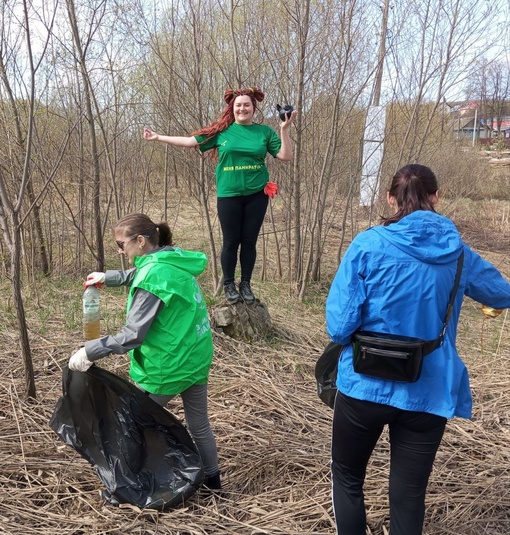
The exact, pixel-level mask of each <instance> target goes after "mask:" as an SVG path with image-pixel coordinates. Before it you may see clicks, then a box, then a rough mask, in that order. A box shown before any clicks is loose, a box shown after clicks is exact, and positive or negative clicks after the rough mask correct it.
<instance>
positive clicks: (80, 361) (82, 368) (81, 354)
mask: <svg viewBox="0 0 510 535" xmlns="http://www.w3.org/2000/svg"><path fill="white" fill-rule="evenodd" d="M92 364H94V363H93V362H92V361H90V360H89V359H88V358H87V352H86V351H85V348H84V347H82V348H81V349H78V351H76V353H74V355H72V356H71V358H70V359H69V364H68V366H69V369H70V370H73V371H75V372H86V371H87V370H88V369H89V368H90V367H91V366H92Z"/></svg>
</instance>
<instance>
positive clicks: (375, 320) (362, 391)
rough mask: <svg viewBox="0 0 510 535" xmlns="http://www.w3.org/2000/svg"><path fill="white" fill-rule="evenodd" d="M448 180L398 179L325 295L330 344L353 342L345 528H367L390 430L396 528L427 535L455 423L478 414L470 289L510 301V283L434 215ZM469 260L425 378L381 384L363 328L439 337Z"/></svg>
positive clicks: (342, 479)
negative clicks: (358, 342)
mask: <svg viewBox="0 0 510 535" xmlns="http://www.w3.org/2000/svg"><path fill="white" fill-rule="evenodd" d="M437 198H438V186H437V180H436V177H435V175H434V173H433V172H432V171H431V170H430V169H429V168H428V167H425V166H423V165H418V164H412V165H406V166H405V167H403V168H402V169H400V170H399V171H398V172H397V173H396V175H395V176H394V177H393V181H392V183H391V187H390V190H389V191H388V193H387V200H388V203H389V205H390V207H391V208H392V209H393V211H394V213H393V215H391V216H390V217H388V218H383V225H382V226H377V227H373V228H370V229H368V230H367V231H365V232H362V233H360V234H358V235H357V236H356V237H355V239H354V240H353V241H352V243H351V245H350V246H349V248H348V249H347V251H346V253H345V255H344V257H343V258H342V262H341V264H340V267H339V269H338V272H337V274H336V276H335V278H334V280H333V283H332V285H331V289H330V292H329V295H328V298H327V302H326V323H327V330H328V333H329V336H330V337H331V339H332V340H333V341H334V342H336V343H338V344H342V345H345V347H344V349H343V351H342V353H341V356H340V361H339V363H338V377H337V387H338V393H337V396H336V400H335V408H334V417H333V437H332V480H333V508H334V513H335V520H336V526H337V532H338V534H339V535H364V534H365V530H366V512H365V506H364V496H363V483H364V479H365V473H366V468H367V465H368V461H369V458H370V456H371V454H372V451H373V449H374V447H375V445H376V443H377V441H378V439H379V437H380V435H381V432H382V430H383V427H384V426H385V425H388V426H389V438H390V444H391V464H390V481H389V501H390V526H391V534H392V535H420V534H421V533H422V529H423V520H424V514H425V492H426V488H427V484H428V480H429V476H430V472H431V470H432V465H433V462H434V458H435V456H436V452H437V450H438V448H439V444H440V442H441V439H442V436H443V433H444V429H445V426H446V421H447V419H448V418H453V417H454V416H459V417H463V418H470V417H471V405H472V400H471V392H470V387H469V379H468V373H467V370H466V366H465V365H464V363H463V362H462V360H461V359H460V357H459V355H458V353H457V350H456V347H455V338H456V334H457V322H458V318H459V314H460V309H461V305H462V300H463V298H464V295H467V296H469V297H471V298H472V299H474V300H476V301H478V302H480V303H483V304H485V305H488V306H491V307H494V308H496V309H502V308H510V284H509V283H508V282H507V281H506V280H505V279H504V278H503V277H502V275H501V274H500V273H499V271H498V270H497V269H496V268H495V267H494V266H493V265H492V264H490V263H489V262H487V261H485V260H484V259H483V258H481V257H480V256H479V255H478V254H477V253H475V252H474V251H472V250H471V249H470V248H469V247H468V246H467V245H466V244H464V243H463V242H462V238H461V236H460V234H459V232H458V231H457V229H456V227H455V225H454V224H453V222H452V221H451V220H449V219H448V218H446V217H444V216H441V215H439V214H437V213H436V212H435V209H434V207H435V205H436V203H437ZM462 252H464V264H463V268H462V273H461V277H460V283H459V287H458V291H457V294H456V297H455V300H454V303H453V312H452V315H451V318H450V321H449V323H448V327H447V331H446V334H445V337H444V341H443V344H442V345H441V347H439V348H438V349H436V350H435V351H433V352H432V353H430V354H429V355H427V356H426V357H424V362H423V368H422V372H421V376H420V378H419V379H418V380H417V381H416V382H414V383H405V382H397V381H391V380H385V379H377V378H373V377H369V376H367V375H363V374H360V373H356V372H355V371H354V369H353V345H352V343H351V342H352V336H353V334H354V333H355V332H356V331H357V330H364V331H373V332H377V333H387V334H392V335H404V336H410V337H416V338H421V339H424V340H433V339H435V338H437V337H438V336H439V333H440V332H441V329H442V327H443V323H444V321H445V315H446V309H447V306H448V302H449V298H450V294H451V292H452V288H453V286H454V281H455V275H456V270H457V260H458V258H459V256H460V254H461V253H462Z"/></svg>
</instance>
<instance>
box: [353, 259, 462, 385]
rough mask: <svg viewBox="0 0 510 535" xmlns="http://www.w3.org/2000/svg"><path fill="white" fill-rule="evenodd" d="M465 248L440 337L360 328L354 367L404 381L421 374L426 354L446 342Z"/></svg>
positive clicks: (374, 374) (354, 337) (418, 376)
mask: <svg viewBox="0 0 510 535" xmlns="http://www.w3.org/2000/svg"><path fill="white" fill-rule="evenodd" d="M463 262H464V251H462V252H461V254H460V256H459V258H458V260H457V272H456V274H455V282H454V284H453V289H452V292H451V294H450V300H449V302H448V307H447V309H446V318H445V321H444V323H443V328H442V329H441V332H440V333H439V337H438V338H436V339H435V340H422V339H420V338H412V337H409V336H401V335H393V334H386V333H374V332H371V331H357V332H355V333H354V335H353V339H354V348H353V366H354V371H355V372H357V373H362V374H364V375H369V376H371V377H378V378H379V379H389V380H392V381H401V382H404V383H414V382H415V381H417V380H418V379H419V378H420V374H421V368H422V365H423V357H425V355H428V354H429V353H432V351H435V350H436V349H437V348H438V347H440V346H441V345H442V343H443V339H444V336H445V333H446V327H447V325H448V321H449V320H450V316H451V314H452V310H453V302H454V299H455V295H456V293H457V289H458V287H459V281H460V275H461V273H462V265H463Z"/></svg>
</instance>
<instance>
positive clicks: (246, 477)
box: [0, 225, 510, 535]
mask: <svg viewBox="0 0 510 535" xmlns="http://www.w3.org/2000/svg"><path fill="white" fill-rule="evenodd" d="M482 227H483V225H481V226H479V230H478V232H477V226H476V225H470V226H469V227H466V228H467V229H468V230H469V233H470V234H469V236H466V239H468V238H469V239H468V241H470V240H472V245H473V246H475V245H481V246H483V245H484V244H490V245H491V247H492V245H494V244H498V245H500V246H501V247H499V246H498V247H494V250H495V251H500V252H496V253H494V254H492V255H491V260H492V261H493V262H495V263H496V264H497V265H498V266H499V267H500V268H501V269H502V270H503V271H506V275H507V276H508V275H509V266H508V257H507V249H506V247H507V245H508V240H507V239H506V238H505V239H504V238H503V235H502V234H501V233H499V234H498V232H497V231H496V230H495V231H493V232H491V233H490V236H488V235H487V234H486V232H488V231H487V228H485V227H484V228H485V230H483V233H482V231H481V229H482ZM503 239H504V240H505V241H504V243H502V242H503ZM477 240H479V242H477ZM475 242H476V243H475ZM482 248H483V249H489V247H482ZM257 288H260V285H257V284H255V289H256V290H257ZM287 290H288V289H287V288H284V287H283V285H281V286H278V285H277V284H274V285H272V286H269V285H268V286H265V287H263V288H260V293H261V294H262V298H263V299H264V300H265V301H266V302H267V303H268V306H269V311H270V313H271V316H272V320H273V325H274V331H273V333H272V336H271V337H270V338H268V339H265V340H260V341H258V342H256V343H252V344H249V343H242V342H236V341H234V340H232V339H229V338H226V337H224V336H222V335H215V348H216V355H215V360H214V364H213V368H212V373H211V380H210V416H211V422H212V426H213V430H214V432H215V435H216V437H217V441H218V447H219V455H220V464H221V467H222V471H223V478H224V488H225V496H224V497H223V498H216V497H201V496H198V495H195V496H193V497H192V498H191V499H190V500H189V501H188V502H186V503H185V504H184V505H183V506H182V507H179V508H176V509H174V510H172V511H169V512H166V513H158V512H155V511H141V510H137V509H135V508H133V507H122V508H114V507H111V506H109V505H107V504H106V503H105V502H103V501H102V500H101V498H100V491H101V488H102V487H101V482H100V480H99V479H98V477H97V476H96V475H95V472H94V470H93V469H92V467H91V466H90V465H89V464H88V463H87V462H86V461H84V460H83V459H82V458H81V457H80V456H79V455H78V454H76V453H75V452H74V450H72V449H71V448H69V447H68V446H66V445H64V444H63V443H61V442H60V441H59V439H58V437H57V436H56V435H55V434H54V433H53V431H52V430H51V429H50V428H49V426H48V421H49V419H50V416H51V414H52V411H53V409H54V407H55V403H56V401H57V399H58V397H59V396H60V392H61V386H60V380H61V370H62V367H63V366H64V365H65V364H66V363H67V360H68V358H69V355H70V353H71V351H72V349H74V348H76V347H79V345H80V343H81V340H80V332H79V325H77V326H75V327H74V328H73V327H72V326H71V327H67V328H65V327H63V326H64V325H69V317H66V314H67V315H69V313H68V312H66V309H65V308H61V307H59V306H55V307H54V309H53V310H52V313H51V314H50V317H49V318H48V317H46V316H44V315H42V314H41V313H40V310H38V307H37V304H36V303H33V310H30V311H29V313H30V314H31V317H30V325H31V326H32V327H31V329H32V330H31V333H30V336H31V344H32V349H33V358H34V368H35V370H36V376H37V392H38V399H37V401H34V402H30V403H28V402H26V401H24V400H23V396H22V393H23V389H24V377H23V370H22V367H21V364H20V362H21V359H20V355H19V350H18V341H17V336H16V328H15V323H14V322H13V321H12V316H11V317H9V316H7V315H5V318H4V321H5V323H4V327H3V329H2V330H1V331H0V341H1V343H2V345H1V347H2V351H1V352H0V361H1V363H2V366H1V371H0V399H1V402H0V407H1V408H0V437H1V439H0V454H1V458H2V461H1V464H0V466H1V468H0V489H1V493H0V533H7V534H10V535H17V534H23V535H60V534H62V535H63V534H72V535H82V534H83V535H89V534H90V535H99V534H124V533H130V534H140V535H155V534H171V535H184V534H187V535H192V534H193V535H196V534H210V535H220V534H221V535H245V534H246V535H255V534H257V535H261V534H272V535H278V534H287V535H290V534H300V535H304V534H311V533H315V534H320V533H322V534H333V533H334V532H335V531H334V523H333V516H332V508H331V500H330V479H329V441H330V426H331V416H332V412H331V410H330V409H329V408H327V407H326V406H325V405H323V404H321V402H320V401H319V400H318V398H317V397H316V394H315V383H314V378H313V368H314V364H315V360H316V358H317V356H318V355H319V352H320V350H321V348H322V347H323V346H324V344H325V343H326V335H325V331H324V323H323V321H324V319H323V314H322V312H321V310H319V309H318V308H319V307H317V306H316V309H317V310H315V311H314V307H313V305H306V306H305V305H302V304H299V303H297V302H296V301H295V300H294V299H289V298H288V297H282V295H283V294H284V293H285V292H286V291H287ZM77 292H78V293H76V295H68V294H66V298H65V300H69V301H71V300H73V299H76V300H77V301H78V303H79V290H77ZM108 295H109V296H108V298H107V303H108V307H109V309H114V308H118V309H119V310H122V309H123V307H124V297H123V296H122V295H120V294H115V293H114V292H112V293H109V294H108ZM321 299H322V298H319V300H321ZM78 306H79V305H78ZM112 321H113V320H112ZM508 321H510V319H509V318H507V316H506V314H505V315H502V316H500V317H499V318H498V319H496V320H485V319H484V317H483V315H482V314H481V312H480V310H479V307H478V306H476V305H475V304H474V303H473V302H471V301H469V300H466V302H465V305H464V307H463V312H462V317H461V321H460V323H459V348H460V351H461V354H462V355H463V356H464V357H465V359H466V361H467V362H468V363H469V368H470V372H471V377H472V386H473V393H474V405H475V412H474V419H473V420H472V421H465V420H458V419H455V420H452V421H450V422H449V424H448V426H447V432H446V434H445V438H444V441H443V444H442V446H441V448H440V451H439V454H438V457H437V460H436V463H435V468H434V471H433V474H432V477H431V482H430V485H429V491H428V497H427V515H426V528H425V532H424V533H425V534H427V535H450V534H452V535H453V534H454V535H481V534H487V535H496V534H508V533H510V491H509V490H508V489H509V488H510V440H509V438H510V388H509V386H510V367H509V360H510V340H509V337H508ZM43 322H44V325H45V328H42V324H43ZM101 365H104V366H105V367H108V369H110V370H111V371H113V372H114V373H118V374H120V375H125V374H126V372H127V358H125V357H120V358H117V359H113V358H110V359H106V360H104V361H103V362H102V364H101ZM170 409H171V410H172V412H173V413H174V414H176V415H177V416H178V417H181V418H182V410H181V407H180V404H179V402H178V401H177V402H175V404H174V405H173V406H172V407H171V408H170ZM387 486H388V444H387V439H386V436H383V439H382V440H381V441H380V444H379V445H378V447H377V449H376V451H375V452H374V455H373V457H372V460H371V463H370V467H369V471H368V477H367V482H366V504H367V508H368V519H369V528H368V531H367V533H370V534H371V535H385V534H387V533H388V531H387V530H388V507H387Z"/></svg>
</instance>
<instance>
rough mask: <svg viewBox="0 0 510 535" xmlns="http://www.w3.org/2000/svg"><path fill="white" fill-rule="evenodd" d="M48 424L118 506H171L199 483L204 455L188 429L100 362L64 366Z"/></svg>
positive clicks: (108, 497) (150, 507)
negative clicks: (82, 369)
mask: <svg viewBox="0 0 510 535" xmlns="http://www.w3.org/2000/svg"><path fill="white" fill-rule="evenodd" d="M62 391H63V396H62V397H61V398H60V399H59V400H58V402H57V405H56V407H55V410H54V412H53V415H52V417H51V419H50V427H51V428H52V429H53V431H55V433H57V435H58V436H59V437H60V438H61V439H62V440H63V441H64V442H65V443H66V444H68V445H69V446H71V447H73V448H74V449H75V450H76V451H77V452H78V453H79V454H80V455H81V456H82V457H84V458H85V459H86V460H87V461H88V462H89V463H90V464H91V465H92V466H93V467H94V469H95V470H96V472H97V475H98V476H99V478H100V479H101V481H102V482H103V483H104V485H105V486H106V489H105V490H104V491H103V497H104V498H105V499H106V500H107V501H109V502H110V503H111V504H112V505H119V504H121V503H129V504H132V505H136V506H138V507H140V508H147V509H158V510H163V509H168V508H170V507H173V506H176V505H179V504H181V503H183V502H184V501H185V500H186V499H187V498H189V497H190V496H191V495H192V494H194V492H195V491H196V490H197V489H198V488H199V487H200V485H201V483H202V482H203V479H204V473H203V468H202V464H201V461H200V456H199V454H198V451H197V448H196V446H195V443H194V442H193V439H192V438H191V436H190V435H189V433H188V432H187V430H186V428H185V427H184V426H183V425H182V424H181V423H180V422H179V421H178V420H177V419H176V418H175V416H173V415H172V414H171V413H169V412H168V411H167V410H165V409H164V408H163V407H161V406H159V405H158V404H157V403H156V402H154V401H153V400H152V399H150V398H149V396H147V395H146V394H145V393H144V392H142V391H141V390H139V389H138V388H137V387H136V386H135V385H133V384H131V383H130V382H128V381H126V380H124V379H122V378H121V377H118V376H116V375H114V374H112V373H110V372H108V371H106V370H103V369H102V368H100V367H98V366H92V367H91V368H90V369H89V370H88V371H87V372H85V373H83V372H74V371H71V370H69V368H67V367H65V368H64V371H63V374H62Z"/></svg>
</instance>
